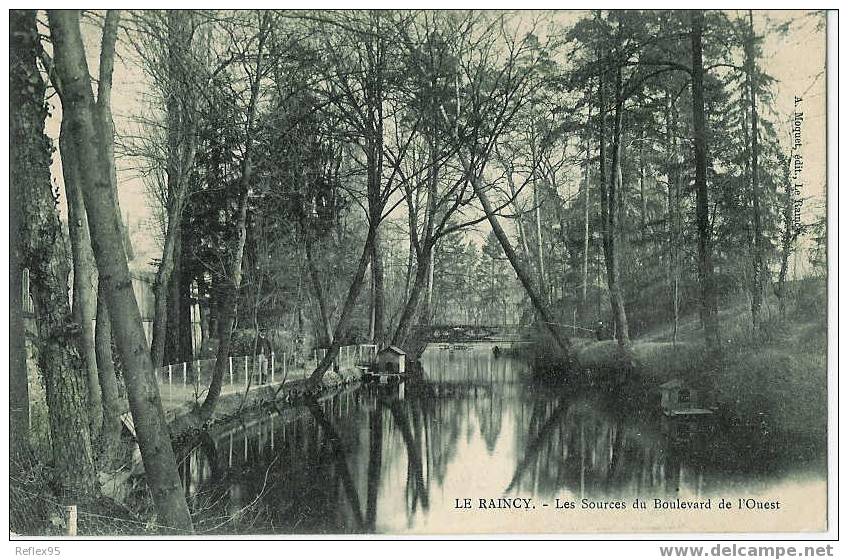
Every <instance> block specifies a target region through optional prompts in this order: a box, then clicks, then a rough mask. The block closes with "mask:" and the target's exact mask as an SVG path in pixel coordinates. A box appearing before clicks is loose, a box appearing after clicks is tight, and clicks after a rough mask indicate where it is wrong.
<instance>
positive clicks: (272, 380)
mask: <svg viewBox="0 0 848 560" xmlns="http://www.w3.org/2000/svg"><path fill="white" fill-rule="evenodd" d="M273 382H274V353H273V352H271V383H273Z"/></svg>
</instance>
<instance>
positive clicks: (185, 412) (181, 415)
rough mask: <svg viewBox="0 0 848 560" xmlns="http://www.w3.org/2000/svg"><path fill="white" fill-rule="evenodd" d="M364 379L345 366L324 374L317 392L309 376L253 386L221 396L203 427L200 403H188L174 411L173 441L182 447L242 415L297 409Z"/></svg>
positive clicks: (170, 425)
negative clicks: (269, 409)
mask: <svg viewBox="0 0 848 560" xmlns="http://www.w3.org/2000/svg"><path fill="white" fill-rule="evenodd" d="M361 378H362V370H360V369H359V368H357V367H342V368H339V371H333V370H329V371H327V373H325V374H324V377H323V379H322V380H321V385H320V386H319V387H318V389H317V390H315V391H313V392H312V393H308V391H307V388H306V382H307V379H306V378H305V377H301V378H297V379H285V380H283V381H281V382H279V383H270V384H266V385H259V386H256V387H252V388H250V389H248V390H246V391H244V392H241V393H230V394H227V395H221V396H220V397H218V402H217V404H216V406H215V412H214V414H213V416H212V418H211V419H210V420H209V421H208V422H207V423H206V425H205V426H203V427H198V426H197V425H196V421H195V419H194V412H195V409H196V408H197V407H198V406H199V403H196V402H188V403H185V404H183V405H181V406H180V407H179V408H177V409H175V410H174V411H173V413H172V414H173V419H172V420H170V422H169V428H170V431H171V439H172V441H174V442H175V443H176V444H178V445H179V444H180V443H182V442H184V441H185V440H187V439H190V438H191V437H192V436H193V435H195V434H196V433H197V432H199V431H201V430H204V429H209V428H210V427H211V426H213V425H215V424H218V423H221V422H228V421H230V420H232V419H233V418H235V417H238V416H240V415H241V414H246V413H248V412H250V411H253V410H256V409H260V408H263V407H265V406H270V405H274V406H277V407H279V406H282V405H287V406H297V405H299V404H303V403H304V402H305V399H306V398H307V395H311V396H312V397H317V398H319V399H320V398H321V397H322V395H324V394H325V393H328V392H331V391H334V390H336V389H338V388H339V387H343V386H346V385H351V384H353V383H358V382H359V381H360V379H361Z"/></svg>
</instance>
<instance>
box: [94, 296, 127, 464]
mask: <svg viewBox="0 0 848 560" xmlns="http://www.w3.org/2000/svg"><path fill="white" fill-rule="evenodd" d="M94 350H95V355H96V357H97V370H98V372H99V381H100V392H101V395H102V397H103V398H102V401H103V429H102V432H101V434H102V440H103V446H102V452H103V455H104V456H105V457H106V458H107V461H108V462H111V461H112V460H113V459H114V458H115V457H116V455H117V452H118V449H119V446H120V443H121V412H122V411H121V408H122V407H121V398H120V395H119V394H118V379H117V377H115V363H114V358H113V356H112V323H111V321H110V320H109V309H108V307H107V303H106V294H105V289H104V284H103V283H100V282H98V286H97V321H96V324H95V329H94Z"/></svg>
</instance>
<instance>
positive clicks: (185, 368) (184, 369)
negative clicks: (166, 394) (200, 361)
mask: <svg viewBox="0 0 848 560" xmlns="http://www.w3.org/2000/svg"><path fill="white" fill-rule="evenodd" d="M187 372H188V364H187V363H186V362H183V386H185V384H186V379H187V375H186V373H187Z"/></svg>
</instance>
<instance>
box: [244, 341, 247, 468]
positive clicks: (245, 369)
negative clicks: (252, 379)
mask: <svg viewBox="0 0 848 560" xmlns="http://www.w3.org/2000/svg"><path fill="white" fill-rule="evenodd" d="M247 380H248V377H247V356H245V357H244V384H245V385H247ZM244 459H245V460H247V457H245V458H244Z"/></svg>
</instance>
